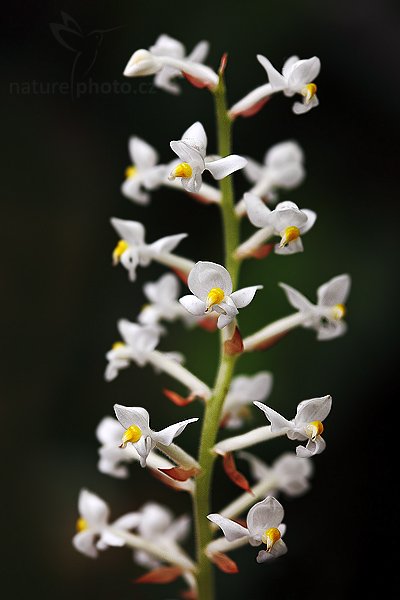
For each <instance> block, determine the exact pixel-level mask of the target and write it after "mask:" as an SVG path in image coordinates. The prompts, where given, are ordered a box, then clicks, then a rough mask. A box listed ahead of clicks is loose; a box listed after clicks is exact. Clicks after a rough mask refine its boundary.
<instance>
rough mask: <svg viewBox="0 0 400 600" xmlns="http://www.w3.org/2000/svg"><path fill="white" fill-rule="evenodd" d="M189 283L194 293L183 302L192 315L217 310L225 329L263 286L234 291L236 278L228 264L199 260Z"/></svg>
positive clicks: (192, 271) (190, 275) (219, 323)
mask: <svg viewBox="0 0 400 600" xmlns="http://www.w3.org/2000/svg"><path fill="white" fill-rule="evenodd" d="M188 287H189V289H190V291H191V292H192V294H193V295H188V296H183V298H180V299H179V302H180V303H181V304H182V305H183V306H184V307H185V308H186V310H188V311H189V312H190V313H191V314H192V315H196V316H200V315H204V314H206V313H208V312H210V311H215V312H216V313H218V314H219V318H218V328H219V329H222V328H223V327H226V325H228V324H229V323H231V322H232V321H233V319H235V317H236V315H237V314H238V313H239V310H238V309H239V308H244V307H245V306H248V305H249V304H250V302H251V301H252V300H253V298H254V295H255V293H256V291H257V290H260V289H262V287H263V286H262V285H253V286H251V287H246V288H242V289H240V290H237V291H236V292H233V293H232V279H231V276H230V275H229V273H228V271H227V270H226V269H225V267H222V266H221V265H218V264H216V263H213V262H208V261H199V262H197V263H196V264H195V266H194V267H193V269H192V270H191V271H190V273H189V278H188Z"/></svg>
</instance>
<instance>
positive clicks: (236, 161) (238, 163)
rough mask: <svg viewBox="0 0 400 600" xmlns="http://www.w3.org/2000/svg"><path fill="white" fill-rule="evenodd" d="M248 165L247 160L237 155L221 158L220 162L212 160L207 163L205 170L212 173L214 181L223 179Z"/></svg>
mask: <svg viewBox="0 0 400 600" xmlns="http://www.w3.org/2000/svg"><path fill="white" fill-rule="evenodd" d="M246 164H247V160H246V159H245V158H243V156H238V155H237V154H230V155H229V156H226V157H225V158H219V159H218V160H212V161H210V162H206V163H205V168H206V169H207V170H208V171H210V173H211V175H212V176H213V177H214V179H223V178H224V177H227V176H228V175H230V174H231V173H234V172H235V171H238V170H239V169H243V167H245V166H246Z"/></svg>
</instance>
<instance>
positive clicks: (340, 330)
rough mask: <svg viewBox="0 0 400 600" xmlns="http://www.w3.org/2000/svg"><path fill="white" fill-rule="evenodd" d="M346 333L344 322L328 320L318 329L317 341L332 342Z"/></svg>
mask: <svg viewBox="0 0 400 600" xmlns="http://www.w3.org/2000/svg"><path fill="white" fill-rule="evenodd" d="M346 331H347V325H346V323H345V322H344V321H335V320H329V321H327V322H323V323H322V324H321V325H320V326H319V327H318V335H317V340H319V341H324V342H325V341H329V340H333V339H334V338H337V337H340V336H341V335H344V334H345V333H346Z"/></svg>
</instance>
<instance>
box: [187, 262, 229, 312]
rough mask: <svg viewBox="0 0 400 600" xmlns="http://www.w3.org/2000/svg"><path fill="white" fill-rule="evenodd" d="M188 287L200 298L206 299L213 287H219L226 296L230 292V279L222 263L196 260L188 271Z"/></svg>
mask: <svg viewBox="0 0 400 600" xmlns="http://www.w3.org/2000/svg"><path fill="white" fill-rule="evenodd" d="M188 287H189V289H190V291H191V292H192V293H193V294H194V295H195V296H197V297H198V298H199V299H200V300H203V301H204V302H205V301H206V298H207V295H208V293H209V292H210V290H211V289H213V288H220V289H222V291H223V292H224V294H225V295H226V296H230V295H231V293H232V279H231V276H230V275H229V273H228V271H227V270H226V269H225V267H223V266H222V265H218V264H217V263H213V262H209V261H199V262H197V263H196V264H195V265H194V267H193V269H192V270H191V271H190V273H189V277H188Z"/></svg>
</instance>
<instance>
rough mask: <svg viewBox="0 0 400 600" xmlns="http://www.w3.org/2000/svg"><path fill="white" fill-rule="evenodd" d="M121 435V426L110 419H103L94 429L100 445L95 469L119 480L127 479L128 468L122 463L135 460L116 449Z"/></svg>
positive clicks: (122, 430) (133, 457)
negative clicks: (98, 458)
mask: <svg viewBox="0 0 400 600" xmlns="http://www.w3.org/2000/svg"><path fill="white" fill-rule="evenodd" d="M123 433H124V428H123V427H122V425H121V424H120V423H118V421H117V420H116V419H113V418H112V417H104V418H103V419H102V420H101V421H100V423H99V424H98V426H97V428H96V437H97V439H98V440H99V442H100V444H101V447H100V448H99V456H100V460H99V462H98V465H97V467H98V469H99V471H100V473H104V474H106V475H111V476H112V477H118V478H119V479H125V478H126V477H128V468H127V467H126V465H125V464H124V463H130V462H132V461H133V460H135V456H134V454H133V453H132V455H129V453H127V452H125V451H124V450H123V449H122V448H119V447H118V445H119V444H120V441H121V436H122V435H123Z"/></svg>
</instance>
